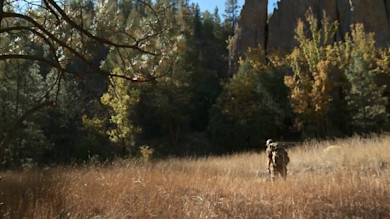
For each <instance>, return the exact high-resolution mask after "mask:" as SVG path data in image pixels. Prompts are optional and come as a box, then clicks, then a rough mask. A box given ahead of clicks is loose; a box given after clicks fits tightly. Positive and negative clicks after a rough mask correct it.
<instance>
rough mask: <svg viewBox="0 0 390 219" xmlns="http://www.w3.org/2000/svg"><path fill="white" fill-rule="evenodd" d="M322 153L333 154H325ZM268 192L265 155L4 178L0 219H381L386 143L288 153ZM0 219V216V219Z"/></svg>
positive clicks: (314, 146)
mask: <svg viewBox="0 0 390 219" xmlns="http://www.w3.org/2000/svg"><path fill="white" fill-rule="evenodd" d="M329 145H337V146H340V147H341V149H342V150H341V151H337V152H336V153H324V152H323V149H324V148H325V147H327V146H329ZM288 152H289V156H290V160H291V162H290V164H289V166H288V171H289V176H288V178H287V180H286V181H283V180H281V179H279V180H276V181H275V182H274V183H272V182H271V181H270V180H268V177H267V172H266V157H265V154H264V153H261V154H260V153H244V154H237V155H232V156H222V157H209V158H200V159H170V160H166V161H158V162H151V163H143V162H134V161H116V162H114V163H113V164H110V165H97V166H96V165H87V166H79V167H56V168H52V169H49V170H40V171H31V172H24V173H16V172H4V173H1V175H2V176H3V179H2V180H1V181H0V193H1V194H0V202H2V205H1V206H0V212H1V215H3V217H4V218H22V217H28V218H54V217H60V218H91V217H95V216H98V217H99V218H126V217H131V218H213V217H215V218H235V217H242V218H278V217H281V218H313V217H314V218H344V217H363V218H387V217H390V201H389V200H390V191H389V188H390V186H389V185H390V166H389V164H390V136H380V137H372V138H370V139H361V138H359V137H354V138H351V139H347V140H337V141H329V142H325V141H323V142H310V143H305V144H304V145H302V146H299V147H295V148H290V149H289V150H288ZM0 217H1V216H0Z"/></svg>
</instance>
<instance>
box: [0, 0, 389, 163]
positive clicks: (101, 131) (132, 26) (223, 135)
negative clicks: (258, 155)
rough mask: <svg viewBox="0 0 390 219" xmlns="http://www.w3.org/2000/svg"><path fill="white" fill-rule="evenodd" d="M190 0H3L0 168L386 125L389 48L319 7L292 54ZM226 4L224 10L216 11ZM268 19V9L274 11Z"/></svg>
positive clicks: (179, 152) (230, 3)
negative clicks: (246, 39)
mask: <svg viewBox="0 0 390 219" xmlns="http://www.w3.org/2000/svg"><path fill="white" fill-rule="evenodd" d="M226 6H227V7H226V10H225V11H224V12H220V11H218V8H216V9H215V11H213V12H209V11H204V12H202V11H200V8H199V6H198V5H197V4H194V3H190V2H189V0H157V1H151V0H142V1H141V0H127V1H126V0H98V1H93V0H61V1H55V0H42V1H34V0H19V1H12V0H0V9H1V11H0V24H1V28H0V39H1V40H0V165H1V168H20V167H21V168H31V167H34V166H40V165H48V164H70V163H83V162H89V161H91V160H93V161H110V160H113V159H115V158H136V159H142V160H150V159H154V158H155V159H160V158H167V157H183V156H190V157H191V156H205V155H215V154H226V153H234V152H242V151H251V150H261V149H263V148H264V142H265V140H266V139H267V138H274V139H276V140H281V141H304V140H307V139H335V138H344V137H349V136H352V135H355V134H358V135H362V136H365V135H368V134H372V133H384V132H386V131H389V128H390V127H389V103H388V95H389V92H388V90H387V89H388V88H387V86H386V85H387V83H385V82H384V81H383V80H381V78H382V77H383V76H388V75H389V74H390V62H389V60H390V49H389V48H379V47H377V46H376V43H375V39H374V33H367V32H365V30H364V26H363V25H362V24H354V25H353V26H351V32H349V33H347V34H346V35H345V36H344V37H343V41H336V40H335V34H336V31H337V22H331V21H329V20H328V19H327V18H326V17H325V18H324V19H323V20H317V19H316V17H315V16H314V15H313V12H312V11H310V10H309V11H308V12H307V15H306V19H304V20H299V21H298V22H297V27H296V29H295V39H296V40H297V42H298V46H297V47H296V48H294V50H293V51H292V52H290V53H286V52H283V51H275V52H272V53H271V52H266V50H264V48H262V47H261V46H259V47H257V48H249V49H248V51H247V52H246V54H245V57H241V58H240V60H239V69H238V71H237V72H236V73H234V74H233V75H230V74H228V71H229V70H228V61H229V46H230V41H231V38H232V36H233V35H234V31H235V25H236V23H237V21H238V17H239V8H238V6H237V1H234V0H227V1H226ZM220 14H222V16H221V15H220ZM269 16H272V15H269Z"/></svg>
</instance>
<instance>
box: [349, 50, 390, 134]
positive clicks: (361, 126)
mask: <svg viewBox="0 0 390 219" xmlns="http://www.w3.org/2000/svg"><path fill="white" fill-rule="evenodd" d="M345 74H346V76H347V79H348V81H349V83H350V89H349V90H348V91H347V96H346V100H347V103H348V108H349V110H350V112H351V115H352V125H353V127H354V130H356V131H358V132H374V131H380V130H381V129H382V128H383V127H384V125H385V124H386V123H387V122H388V121H387V117H388V115H387V112H386V105H387V103H388V100H387V98H386V97H384V96H383V92H384V90H385V88H386V86H378V85H377V84H376V82H375V73H374V72H373V71H370V70H369V68H368V65H367V64H366V62H365V61H364V60H363V59H362V58H360V57H359V56H358V55H355V56H354V57H353V62H352V63H351V64H350V66H349V68H348V69H347V70H346V71H345Z"/></svg>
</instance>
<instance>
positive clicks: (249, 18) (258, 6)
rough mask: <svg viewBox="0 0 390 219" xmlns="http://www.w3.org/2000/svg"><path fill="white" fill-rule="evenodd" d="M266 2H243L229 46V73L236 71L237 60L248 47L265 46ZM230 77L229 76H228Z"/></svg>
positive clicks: (253, 0)
mask: <svg viewBox="0 0 390 219" xmlns="http://www.w3.org/2000/svg"><path fill="white" fill-rule="evenodd" d="M267 6H268V0H245V5H244V7H243V8H242V11H241V15H240V19H239V21H238V25H237V27H236V30H235V35H234V37H233V40H232V43H231V46H230V58H229V73H233V72H235V71H236V70H237V66H238V63H237V61H238V59H239V57H240V56H243V55H244V53H245V51H246V50H247V49H248V48H249V47H257V46H258V45H259V44H260V45H262V46H263V47H265V45H266V26H267V16H268V12H267ZM230 75H231V74H230Z"/></svg>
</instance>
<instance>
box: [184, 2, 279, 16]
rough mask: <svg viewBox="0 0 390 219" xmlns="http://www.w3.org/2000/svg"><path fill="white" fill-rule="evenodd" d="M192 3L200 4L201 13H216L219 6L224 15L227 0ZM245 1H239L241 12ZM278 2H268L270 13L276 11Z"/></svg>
mask: <svg viewBox="0 0 390 219" xmlns="http://www.w3.org/2000/svg"><path fill="white" fill-rule="evenodd" d="M191 2H194V3H198V4H199V7H200V10H201V11H206V10H208V11H210V12H211V13H212V12H214V9H215V7H216V6H218V9H219V13H220V14H221V15H222V14H223V13H224V11H225V2H226V0H191ZM244 2H245V0H238V4H239V5H240V11H241V8H242V5H243V4H244ZM276 2H277V0H268V13H272V12H273V11H274V6H276Z"/></svg>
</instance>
